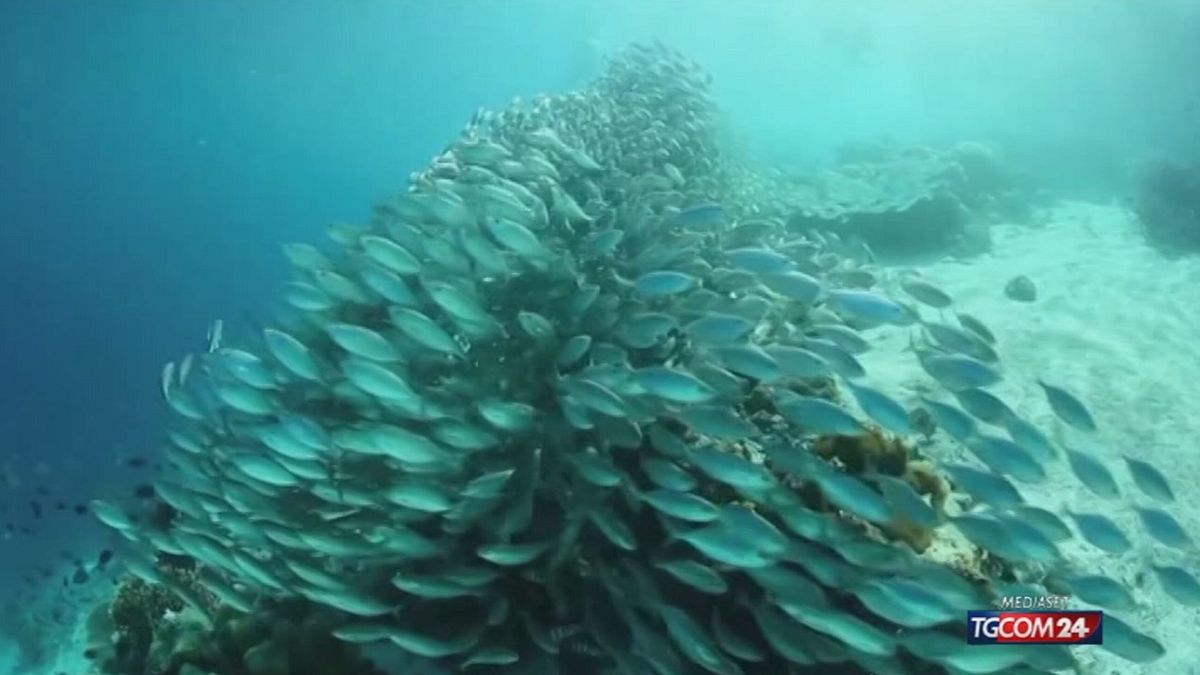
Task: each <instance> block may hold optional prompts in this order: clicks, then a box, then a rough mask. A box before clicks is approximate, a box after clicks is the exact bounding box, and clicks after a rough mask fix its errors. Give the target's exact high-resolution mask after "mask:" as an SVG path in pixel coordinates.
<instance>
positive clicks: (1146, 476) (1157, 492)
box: [1124, 455, 1175, 502]
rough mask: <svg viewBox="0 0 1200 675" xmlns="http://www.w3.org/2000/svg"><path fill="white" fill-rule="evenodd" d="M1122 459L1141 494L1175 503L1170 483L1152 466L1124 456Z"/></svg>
mask: <svg viewBox="0 0 1200 675" xmlns="http://www.w3.org/2000/svg"><path fill="white" fill-rule="evenodd" d="M1124 459H1125V464H1126V466H1127V467H1128V468H1129V475H1130V476H1132V477H1133V482H1134V484H1135V485H1137V487H1138V489H1139V490H1141V491H1142V494H1144V495H1146V496H1147V497H1150V498H1151V499H1157V500H1159V501H1163V502H1173V501H1175V492H1174V491H1173V490H1172V489H1171V484H1170V482H1168V481H1167V477H1166V476H1164V475H1163V474H1162V472H1161V471H1159V470H1158V469H1157V468H1155V466H1154V465H1153V464H1150V463H1149V462H1145V461H1143V460H1140V459H1136V458H1133V457H1130V456H1129V455H1125V456H1124Z"/></svg>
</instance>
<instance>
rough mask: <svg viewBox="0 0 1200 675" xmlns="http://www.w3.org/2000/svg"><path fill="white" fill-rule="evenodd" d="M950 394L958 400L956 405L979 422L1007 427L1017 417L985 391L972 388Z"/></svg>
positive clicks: (1004, 404) (998, 399)
mask: <svg viewBox="0 0 1200 675" xmlns="http://www.w3.org/2000/svg"><path fill="white" fill-rule="evenodd" d="M951 393H953V394H954V398H956V399H958V404H959V405H961V406H962V407H963V410H966V411H967V412H968V413H970V414H971V415H972V416H973V417H975V418H976V419H978V420H980V421H981V422H987V423H988V424H995V425H997V426H1003V427H1007V426H1008V421H1009V420H1012V419H1014V418H1015V417H1016V416H1017V415H1016V413H1014V412H1013V410H1012V408H1009V407H1008V405H1007V404H1006V403H1005V402H1004V401H1001V400H1000V398H999V397H998V396H996V395H995V394H993V393H991V392H989V391H987V390H986V389H976V388H974V387H972V388H970V389H962V390H958V391H954V392H951ZM1014 440H1015V439H1014Z"/></svg>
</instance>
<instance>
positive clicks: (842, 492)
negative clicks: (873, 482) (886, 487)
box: [815, 469, 892, 525]
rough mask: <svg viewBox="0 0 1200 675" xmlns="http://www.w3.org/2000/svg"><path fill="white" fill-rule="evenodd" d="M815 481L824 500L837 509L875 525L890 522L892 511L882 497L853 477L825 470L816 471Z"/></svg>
mask: <svg viewBox="0 0 1200 675" xmlns="http://www.w3.org/2000/svg"><path fill="white" fill-rule="evenodd" d="M815 479H816V481H817V484H818V485H819V486H821V492H823V493H824V494H825V498H826V499H828V500H829V502H830V503H831V504H833V505H834V506H836V507H838V508H839V509H842V510H844V511H849V512H850V513H853V514H854V515H856V516H858V517H859V518H862V519H863V520H866V521H869V522H872V523H875V524H876V525H886V524H887V523H890V522H891V521H892V511H891V509H889V508H888V505H887V502H885V501H884V499H883V497H881V496H880V495H879V493H878V492H876V491H874V490H872V489H871V488H869V487H867V485H866V483H863V482H862V481H860V480H859V479H857V478H855V477H854V476H851V475H848V474H844V473H842V472H840V471H836V470H833V469H827V470H823V471H818V472H817V474H816V475H815Z"/></svg>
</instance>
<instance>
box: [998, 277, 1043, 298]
mask: <svg viewBox="0 0 1200 675" xmlns="http://www.w3.org/2000/svg"><path fill="white" fill-rule="evenodd" d="M1004 294H1005V295H1006V296H1008V298H1009V299H1010V300H1016V301H1017V302H1033V301H1034V300H1037V286H1034V285H1033V280H1032V279H1030V278H1029V277H1027V276H1025V275H1024V274H1020V275H1017V276H1015V277H1013V278H1012V279H1010V280H1009V281H1008V283H1007V284H1004Z"/></svg>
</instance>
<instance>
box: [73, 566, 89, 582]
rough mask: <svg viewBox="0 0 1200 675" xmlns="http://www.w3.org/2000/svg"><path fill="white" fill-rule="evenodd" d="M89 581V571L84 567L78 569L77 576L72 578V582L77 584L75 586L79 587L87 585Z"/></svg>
mask: <svg viewBox="0 0 1200 675" xmlns="http://www.w3.org/2000/svg"><path fill="white" fill-rule="evenodd" d="M87 580H88V573H87V570H85V569H83V568H82V567H79V568H77V569H76V570H75V574H74V575H72V576H71V581H73V582H75V584H77V585H78V584H85V583H87Z"/></svg>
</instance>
